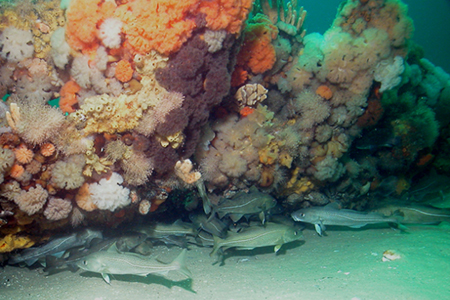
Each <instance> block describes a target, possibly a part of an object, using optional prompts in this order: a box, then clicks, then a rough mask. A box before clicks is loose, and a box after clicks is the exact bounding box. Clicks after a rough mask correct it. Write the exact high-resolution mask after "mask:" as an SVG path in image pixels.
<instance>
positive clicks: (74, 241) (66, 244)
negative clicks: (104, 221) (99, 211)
mask: <svg viewBox="0 0 450 300" xmlns="http://www.w3.org/2000/svg"><path fill="white" fill-rule="evenodd" d="M102 237H103V235H102V233H101V232H100V231H97V230H91V229H85V230H83V231H80V232H74V233H72V234H70V235H67V236H63V237H59V238H55V239H53V240H51V241H49V242H48V243H46V244H44V245H42V246H38V247H32V248H28V249H25V250H23V251H22V252H20V253H19V254H17V255H14V256H12V257H11V258H10V259H9V260H8V263H9V264H18V263H22V262H24V263H25V264H26V265H27V266H31V265H33V264H34V263H35V262H37V261H38V260H39V259H41V258H45V257H46V256H47V255H56V256H60V257H61V256H62V255H63V254H64V252H65V251H67V250H68V249H71V248H75V247H81V246H88V245H89V243H90V242H91V241H92V240H93V239H94V238H102Z"/></svg>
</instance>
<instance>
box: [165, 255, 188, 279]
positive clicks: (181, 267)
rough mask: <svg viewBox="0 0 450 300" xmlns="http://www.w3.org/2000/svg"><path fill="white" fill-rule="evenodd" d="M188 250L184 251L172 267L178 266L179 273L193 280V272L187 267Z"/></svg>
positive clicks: (172, 263)
mask: <svg viewBox="0 0 450 300" xmlns="http://www.w3.org/2000/svg"><path fill="white" fill-rule="evenodd" d="M186 252H187V250H186V249H183V250H182V251H181V253H180V254H179V255H178V256H177V258H175V259H174V260H173V262H171V263H170V264H171V265H174V266H177V267H178V269H177V271H178V272H180V273H181V274H183V275H184V276H186V277H189V278H192V273H191V271H190V270H189V269H188V268H187V266H186V261H185V260H186Z"/></svg>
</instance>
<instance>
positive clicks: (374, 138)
mask: <svg viewBox="0 0 450 300" xmlns="http://www.w3.org/2000/svg"><path fill="white" fill-rule="evenodd" d="M400 144H401V139H400V137H398V136H395V134H394V132H393V131H392V129H390V128H375V129H373V130H371V131H369V132H366V133H365V134H364V135H363V136H362V137H361V138H359V139H357V140H355V147H356V149H359V150H368V151H370V152H376V151H378V150H380V149H383V148H384V149H392V148H394V147H396V146H398V145H400Z"/></svg>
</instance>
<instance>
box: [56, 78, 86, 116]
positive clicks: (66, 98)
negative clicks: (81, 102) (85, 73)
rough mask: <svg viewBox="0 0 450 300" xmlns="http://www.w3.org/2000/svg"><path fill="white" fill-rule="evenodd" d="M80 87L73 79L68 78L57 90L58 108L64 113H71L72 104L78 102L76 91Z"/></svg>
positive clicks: (72, 109) (72, 110)
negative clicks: (58, 96)
mask: <svg viewBox="0 0 450 300" xmlns="http://www.w3.org/2000/svg"><path fill="white" fill-rule="evenodd" d="M80 89H81V88H80V86H79V85H78V84H77V83H76V82H75V81H73V80H69V81H67V82H66V83H65V84H64V85H63V87H62V88H61V91H60V92H59V94H60V98H59V108H60V109H61V110H62V111H63V112H64V113H66V112H67V113H72V112H74V111H75V109H74V108H73V106H74V105H75V104H77V103H78V100H77V93H78V92H79V91H80Z"/></svg>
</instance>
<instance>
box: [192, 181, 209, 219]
mask: <svg viewBox="0 0 450 300" xmlns="http://www.w3.org/2000/svg"><path fill="white" fill-rule="evenodd" d="M195 185H196V186H197V190H198V193H199V195H200V198H202V202H203V211H204V212H205V214H207V215H209V214H210V213H211V200H209V197H208V193H207V192H206V188H205V182H204V181H203V180H197V181H196V182H195Z"/></svg>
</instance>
